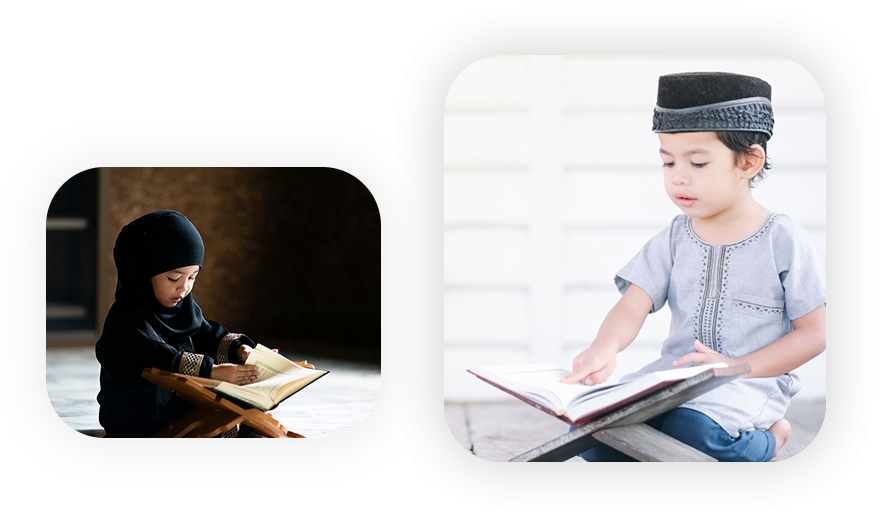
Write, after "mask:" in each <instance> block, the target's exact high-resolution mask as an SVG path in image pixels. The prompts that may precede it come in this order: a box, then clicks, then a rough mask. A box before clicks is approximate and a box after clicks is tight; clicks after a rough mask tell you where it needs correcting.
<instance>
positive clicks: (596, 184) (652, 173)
mask: <svg viewBox="0 0 888 516" xmlns="http://www.w3.org/2000/svg"><path fill="white" fill-rule="evenodd" d="M563 198H564V202H563V204H562V207H561V209H562V210H563V214H564V215H563V216H564V219H565V222H566V223H568V224H572V225H573V224H592V225H603V224H619V225H627V224H645V225H655V226H656V225H663V226H664V227H665V225H666V224H668V222H669V221H670V220H671V219H672V217H674V216H675V215H677V214H678V213H679V211H678V208H677V207H676V206H675V205H674V204H673V203H672V202H671V201H670V200H669V197H668V196H667V194H666V189H665V187H664V184H663V171H662V169H661V168H660V167H656V168H647V169H625V170H599V169H570V170H568V171H567V172H566V173H565V176H564V189H563Z"/></svg>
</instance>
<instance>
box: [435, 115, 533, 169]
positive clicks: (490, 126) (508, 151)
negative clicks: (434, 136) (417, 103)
mask: <svg viewBox="0 0 888 516" xmlns="http://www.w3.org/2000/svg"><path fill="white" fill-rule="evenodd" d="M529 120H530V119H529V116H528V115H527V113H521V112H518V113H512V112H502V113H486V112H485V113H467V112H456V113H445V114H444V167H445V168H449V167H479V166H483V167H497V168H508V167H525V166H526V165H527V163H528V162H530V160H531V159H532V158H533V152H532V150H533V145H532V144H533V142H532V141H531V138H530V122H529Z"/></svg>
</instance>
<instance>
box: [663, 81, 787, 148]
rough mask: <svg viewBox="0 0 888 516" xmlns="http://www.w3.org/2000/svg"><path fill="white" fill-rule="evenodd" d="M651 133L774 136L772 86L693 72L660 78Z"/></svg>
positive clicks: (762, 82) (760, 82)
mask: <svg viewBox="0 0 888 516" xmlns="http://www.w3.org/2000/svg"><path fill="white" fill-rule="evenodd" d="M653 131H654V132H656V133H683V132H698V131H754V132H761V133H765V134H767V135H768V137H769V138H770V137H771V136H772V135H773V132H774V112H773V110H772V109H771V85H770V84H768V83H767V82H765V81H763V80H761V79H759V78H757V77H750V76H748V75H739V74H734V73H724V72H693V73H677V74H671V75H663V76H661V77H660V84H659V88H658V90H657V106H656V108H654V120H653Z"/></svg>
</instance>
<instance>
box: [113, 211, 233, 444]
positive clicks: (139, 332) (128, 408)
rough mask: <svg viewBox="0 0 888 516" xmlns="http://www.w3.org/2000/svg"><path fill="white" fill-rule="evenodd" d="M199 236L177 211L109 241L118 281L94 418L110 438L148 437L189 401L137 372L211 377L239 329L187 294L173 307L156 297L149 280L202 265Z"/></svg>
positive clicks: (143, 222)
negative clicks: (209, 314)
mask: <svg viewBox="0 0 888 516" xmlns="http://www.w3.org/2000/svg"><path fill="white" fill-rule="evenodd" d="M203 251H204V247H203V241H202V240H201V238H200V234H198V232H197V230H196V229H195V228H194V226H193V225H192V224H191V222H190V221H188V219H187V218H185V216H184V215H182V214H180V213H177V212H175V211H168V210H165V211H158V212H153V213H149V214H148V215H145V216H143V217H141V218H139V219H137V220H135V221H133V222H131V223H130V224H128V225H127V226H125V227H124V228H123V229H122V230H121V231H120V235H119V236H118V237H117V242H116V243H115V245H114V262H115V264H116V266H117V272H118V281H117V291H116V293H115V301H114V304H113V305H112V306H111V310H110V311H109V313H108V317H107V319H106V320H105V326H104V328H103V330H102V336H101V338H100V339H99V341H98V342H97V343H96V358H98V360H99V363H101V365H102V368H101V373H100V378H99V380H100V385H101V390H100V392H99V395H98V402H99V405H100V408H99V423H101V425H102V427H103V428H104V429H105V432H106V434H107V435H108V436H109V437H147V436H150V435H152V434H154V433H155V432H157V431H160V430H163V429H164V426H165V425H166V423H167V422H169V421H171V420H173V419H176V418H178V417H180V416H182V415H183V414H184V413H185V412H187V411H188V410H189V409H191V408H192V406H191V405H190V404H189V403H187V402H186V401H185V400H183V399H181V398H179V397H177V396H176V395H175V394H173V393H171V392H169V391H166V390H164V389H162V388H160V387H158V386H156V385H154V384H153V383H151V382H149V381H148V380H146V379H144V378H142V376H141V373H142V370H143V369H145V368H146V367H156V368H158V369H162V370H164V371H171V372H174V373H180V374H187V375H192V376H202V377H204V378H209V376H210V372H211V370H212V367H213V365H214V364H216V363H223V362H231V360H229V359H228V349H229V347H230V346H231V345H232V344H233V343H235V342H236V341H237V339H238V338H239V337H241V335H238V334H230V333H228V330H226V329H225V328H224V327H223V326H222V325H221V324H219V323H216V322H213V321H209V320H207V319H205V318H204V317H203V313H202V312H201V310H200V307H199V306H198V305H197V303H195V302H194V300H193V299H192V297H191V293H189V294H188V295H187V296H186V297H185V298H184V299H183V300H182V301H180V302H179V303H178V304H177V305H176V306H175V307H173V308H165V307H163V306H162V305H161V304H160V303H158V302H157V299H156V297H155V296H154V290H153V288H152V286H151V278H152V276H155V275H157V274H160V273H162V272H166V271H169V270H173V269H176V268H179V267H187V266H192V265H198V266H202V265H203Z"/></svg>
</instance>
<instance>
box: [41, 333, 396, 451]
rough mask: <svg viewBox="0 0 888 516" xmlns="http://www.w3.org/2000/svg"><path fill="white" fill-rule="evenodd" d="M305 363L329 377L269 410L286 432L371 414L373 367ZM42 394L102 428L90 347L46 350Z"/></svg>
mask: <svg viewBox="0 0 888 516" xmlns="http://www.w3.org/2000/svg"><path fill="white" fill-rule="evenodd" d="M299 359H300V360H303V359H305V360H308V361H309V362H310V363H312V364H314V365H315V367H317V368H319V369H326V370H329V371H330V374H328V375H326V376H325V377H323V378H321V379H320V380H318V381H317V382H315V383H314V384H312V385H310V386H308V387H306V388H305V389H304V390H303V391H301V392H298V393H296V394H295V395H293V396H292V397H291V398H289V399H287V400H286V401H284V402H283V403H281V404H280V405H279V406H278V407H277V408H275V409H274V410H273V411H272V415H273V416H274V417H275V419H277V420H278V421H280V422H281V423H282V424H283V425H284V426H285V427H286V428H287V429H288V430H292V431H294V432H297V433H299V434H302V435H304V436H305V437H334V436H337V435H341V434H344V433H346V432H348V431H350V430H351V429H353V428H355V427H356V426H358V425H360V424H361V423H362V422H363V421H364V420H365V419H366V418H367V416H368V415H369V414H370V411H371V410H373V407H374V405H375V404H376V399H377V397H378V395H379V388H380V371H379V369H378V368H376V367H371V366H366V365H362V364H356V363H349V362H343V361H333V360H326V359H321V358H310V357H299ZM46 390H47V394H48V395H49V400H50V402H51V403H52V406H53V408H54V409H55V411H56V413H57V414H58V415H59V417H61V418H62V420H63V421H64V422H65V423H66V424H67V425H68V426H69V427H71V428H73V429H74V430H77V431H83V432H89V431H92V430H97V429H101V426H100V425H99V419H98V413H99V405H98V402H97V401H96V394H97V393H98V392H99V363H98V362H97V361H96V358H95V353H94V350H93V348H92V347H87V348H80V347H76V348H48V349H47V350H46Z"/></svg>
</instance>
